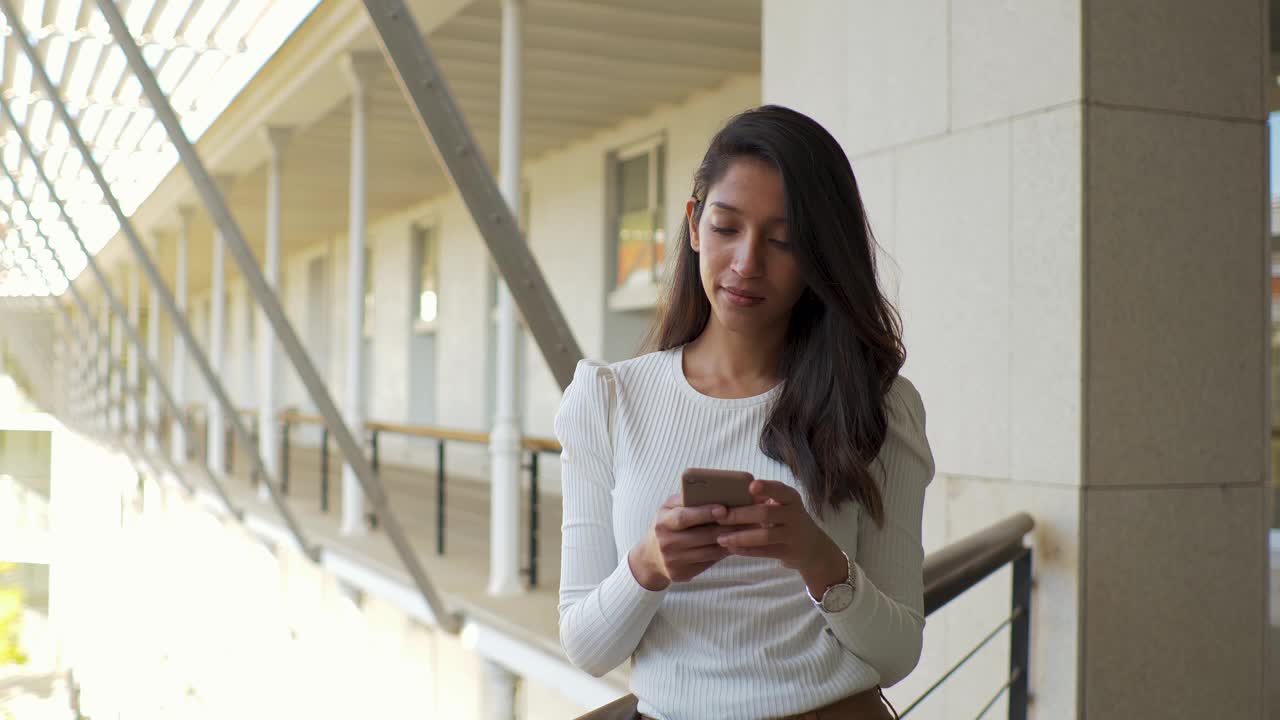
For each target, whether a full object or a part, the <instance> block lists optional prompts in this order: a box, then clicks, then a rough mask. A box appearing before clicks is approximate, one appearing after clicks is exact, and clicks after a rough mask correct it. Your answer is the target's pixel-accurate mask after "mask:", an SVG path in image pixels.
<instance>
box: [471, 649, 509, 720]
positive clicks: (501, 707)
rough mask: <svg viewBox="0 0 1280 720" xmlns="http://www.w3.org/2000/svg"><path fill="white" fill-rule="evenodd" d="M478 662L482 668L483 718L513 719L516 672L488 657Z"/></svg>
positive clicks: (496, 719)
mask: <svg viewBox="0 0 1280 720" xmlns="http://www.w3.org/2000/svg"><path fill="white" fill-rule="evenodd" d="M480 664H481V667H483V668H484V685H483V686H482V690H481V691H482V693H483V695H482V697H481V699H480V704H481V707H482V708H483V711H484V720H515V718H516V683H517V681H518V678H517V677H516V674H515V673H513V672H511V671H510V670H508V669H507V667H506V666H505V665H502V664H500V663H497V662H494V661H493V660H490V659H488V658H485V659H483V660H481V661H480Z"/></svg>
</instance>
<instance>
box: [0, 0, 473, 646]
mask: <svg viewBox="0 0 1280 720" xmlns="http://www.w3.org/2000/svg"><path fill="white" fill-rule="evenodd" d="M97 2H98V9H99V10H101V11H102V16H103V18H104V19H105V20H106V21H107V25H108V26H109V27H110V28H111V34H112V36H113V37H115V39H116V43H117V45H118V46H119V48H120V50H121V51H122V52H123V53H124V56H125V59H126V60H127V61H128V63H129V67H130V68H132V69H133V73H134V76H135V77H137V78H138V82H139V83H140V84H141V85H142V92H143V95H145V96H146V98H147V101H148V102H149V103H150V104H151V108H152V109H153V110H154V111H155V114H156V119H157V120H159V121H160V124H161V125H163V126H164V129H165V132H166V133H168V136H169V141H170V142H172V143H173V145H174V147H175V148H176V149H177V151H178V157H179V158H180V159H181V160H182V164H183V166H184V167H185V168H186V170H187V174H188V175H190V177H191V183H192V185H194V186H195V189H196V191H197V192H198V193H199V194H200V198H201V200H202V201H203V202H204V206H205V210H206V211H207V212H208V213H209V217H210V218H211V219H212V220H213V224H214V226H215V227H217V228H218V230H219V231H220V232H221V233H222V239H223V241H224V242H225V243H226V246H227V250H228V252H230V253H231V256H232V258H234V259H235V261H236V264H237V265H238V266H239V267H240V272H241V274H242V276H243V277H244V280H245V284H246V285H247V286H248V288H249V291H250V292H252V293H253V296H254V298H256V299H257V301H258V304H259V306H260V307H261V309H262V312H263V314H264V315H266V317H267V319H268V320H269V321H270V322H271V328H272V330H274V331H275V334H276V339H277V340H279V342H280V345H281V347H282V348H283V349H284V351H285V354H286V355H288V357H289V360H290V361H291V362H292V363H293V367H294V370H295V371H297V373H298V378H299V379H300V380H301V381H302V384H303V386H304V387H305V388H306V389H307V393H308V394H309V395H310V396H311V400H312V402H314V403H315V405H316V409H317V410H318V411H319V413H320V415H321V416H322V417H323V418H324V421H325V425H326V426H327V427H328V428H329V431H330V432H331V433H332V434H333V436H334V438H335V439H336V440H337V443H338V448H339V449H340V450H341V451H342V455H343V459H344V460H345V461H346V463H347V465H348V466H349V467H350V468H351V470H352V471H353V472H354V474H355V476H356V478H357V479H358V480H359V481H360V485H361V487H362V488H363V489H364V493H365V496H366V497H368V498H369V502H370V504H371V505H373V508H374V512H375V513H377V518H378V520H379V522H380V523H381V525H382V527H383V528H384V530H385V531H386V533H387V537H388V538H389V539H390V540H391V544H392V546H393V547H394V548H395V550H396V554H397V555H398V556H399V557H400V561H401V562H402V563H404V566H405V569H406V570H407V571H408V573H409V575H410V577H412V578H413V582H414V585H415V586H416V587H417V589H418V591H419V592H420V593H421V594H422V597H423V600H424V601H425V602H426V604H427V607H428V608H430V610H431V613H432V615H434V616H435V619H436V622H437V623H438V624H439V625H440V627H441V628H442V629H444V630H446V631H447V632H451V633H457V632H459V630H460V625H461V623H460V622H459V619H458V617H457V616H456V615H454V614H453V613H450V612H448V610H447V609H446V608H445V605H444V602H443V600H441V598H440V596H439V594H438V593H437V592H436V589H435V586H433V585H432V584H431V581H430V580H429V579H428V578H427V573H426V570H425V569H424V568H423V567H422V563H421V561H420V560H419V559H418V556H417V554H416V553H415V552H414V549H413V546H412V545H410V544H409V539H408V537H407V536H406V535H405V533H404V529H403V528H402V527H401V525H400V522H399V521H398V520H397V519H396V517H395V516H394V515H393V514H392V512H391V508H390V505H389V503H388V502H387V494H386V491H385V490H383V487H382V483H381V482H380V481H379V480H378V478H377V476H376V475H374V473H373V468H372V467H370V465H369V461H368V460H367V459H366V458H365V456H364V450H363V448H362V447H361V446H360V443H359V442H357V441H356V438H355V435H353V434H352V432H351V431H350V430H349V429H348V428H347V426H346V423H344V422H343V421H342V416H341V415H340V414H339V412H338V407H337V405H336V404H334V401H333V398H332V396H330V394H329V390H328V388H326V387H325V384H324V380H323V379H322V378H321V377H320V373H319V372H317V370H316V367H315V365H314V364H313V363H312V362H311V358H310V357H308V356H307V353H306V350H304V349H303V347H302V342H301V341H300V340H299V338H298V334H297V332H296V331H294V329H293V325H292V324H291V323H290V322H289V319H288V317H286V316H285V313H284V307H283V306H281V304H280V299H279V298H278V297H276V294H275V292H273V291H272V289H271V287H270V286H269V285H268V284H267V281H266V278H265V277H264V276H263V274H262V269H261V268H260V267H258V262H257V259H256V258H255V257H254V256H253V251H252V250H250V248H249V244H248V243H247V242H246V241H245V239H244V234H243V233H241V232H240V226H239V224H237V223H236V220H235V218H234V217H232V215H231V210H230V208H228V207H227V203H226V199H225V198H224V197H223V196H222V192H221V191H220V190H219V189H218V188H217V187H216V186H215V185H214V183H213V179H212V178H211V177H210V175H209V171H208V169H207V168H205V166H204V163H203V161H201V160H200V156H199V155H198V154H197V153H196V149H195V146H193V145H192V144H191V141H190V140H189V139H188V138H187V136H186V133H185V132H184V131H183V129H182V124H181V123H180V122H179V120H178V116H177V114H176V113H174V111H173V106H172V105H171V104H170V103H169V99H168V98H167V97H166V96H165V94H164V91H163V90H161V89H160V85H159V84H158V83H157V82H156V77H155V73H153V72H152V71H151V68H150V67H148V66H147V63H146V60H145V59H144V58H143V57H142V51H141V50H140V49H139V48H138V43H137V42H136V41H135V40H134V38H133V36H132V35H131V34H130V33H129V27H128V25H126V24H125V21H124V18H123V17H122V16H121V15H120V10H119V9H118V8H117V7H116V4H115V3H114V2H113V1H112V0H97ZM11 3H12V0H0V5H3V6H6V7H8V9H7V10H6V11H5V12H6V13H7V14H9V21H10V23H11V24H12V23H13V22H14V21H15V20H16V16H15V15H14V14H12V7H11ZM23 42H24V43H26V47H28V48H29V46H30V43H28V42H27V41H26V40H25V37H24V39H23ZM30 55H31V53H29V55H28V56H29V57H30ZM32 63H33V64H34V63H35V60H34V59H33V60H32ZM37 75H38V76H39V77H40V79H41V82H42V83H43V84H44V86H45V89H46V90H48V91H49V93H50V94H56V90H55V89H54V88H53V85H52V83H50V82H49V78H48V76H47V75H45V74H44V72H43V68H40V72H38V73H37ZM56 104H57V106H58V111H59V113H60V114H61V115H62V117H63V121H64V122H65V123H66V124H67V125H68V126H69V127H68V129H69V130H70V131H71V136H72V140H73V141H74V142H75V143H76V144H77V145H80V146H83V144H84V140H83V139H82V138H81V137H80V135H79V133H78V132H77V131H76V129H75V126H74V124H73V123H72V121H71V117H70V115H69V114H68V113H67V110H66V107H65V105H63V104H62V103H61V102H58V103H56ZM82 150H83V147H82ZM86 155H87V154H86ZM86 162H87V163H88V164H89V166H90V169H91V170H94V172H95V177H96V178H97V179H98V183H99V184H100V185H101V186H102V189H103V193H104V194H105V195H106V198H107V201H108V202H109V203H110V205H111V209H112V211H113V212H115V214H116V217H117V218H118V219H119V221H120V227H121V229H122V230H123V231H124V233H125V236H126V237H127V238H129V240H130V242H131V243H135V244H137V245H138V246H139V247H140V245H141V243H140V241H138V240H137V233H136V232H135V231H134V229H133V225H132V224H131V223H130V221H129V218H128V217H126V216H125V214H124V211H123V210H122V209H121V208H120V204H119V203H118V202H117V201H116V199H115V196H114V195H113V194H112V193H111V190H110V188H109V187H108V186H107V184H106V180H105V178H103V177H102V176H101V171H100V170H98V169H97V165H96V164H94V163H93V162H92V161H91V157H86ZM228 412H229V414H230V417H231V420H232V425H233V427H235V428H237V433H240V432H241V431H243V430H244V428H243V424H242V423H241V422H240V420H239V417H238V415H237V414H235V412H234V411H233V410H228ZM239 439H240V441H241V442H242V443H244V445H245V446H246V447H248V446H251V443H252V440H251V439H250V437H249V435H248V432H247V431H244V433H243V434H242V435H240V437H239ZM255 457H256V456H255ZM257 469H258V470H259V471H260V472H262V473H263V476H264V477H266V476H267V474H266V470H265V468H264V467H263V466H262V463H261V461H260V460H259V461H257ZM267 487H268V488H269V489H270V491H271V496H272V497H273V498H276V497H277V495H278V490H277V488H276V486H275V483H274V482H268V483H267Z"/></svg>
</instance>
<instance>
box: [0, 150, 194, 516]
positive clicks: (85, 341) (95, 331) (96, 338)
mask: <svg viewBox="0 0 1280 720" xmlns="http://www.w3.org/2000/svg"><path fill="white" fill-rule="evenodd" d="M5 173H6V174H8V169H7V168H6V169H5ZM19 197H20V196H19ZM42 237H43V236H42ZM45 242H46V244H47V243H48V240H47V239H46V240H45ZM24 243H25V240H24ZM55 259H56V257H55ZM59 267H61V264H59ZM19 269H20V270H21V271H22V272H23V274H24V275H26V276H27V277H29V278H31V279H32V280H39V281H40V283H41V284H43V285H44V286H45V289H46V290H47V291H48V292H49V293H50V294H49V295H46V296H44V299H45V300H46V301H48V304H50V305H52V306H53V307H54V309H56V310H57V311H58V312H59V313H60V314H61V315H62V320H63V322H64V323H65V324H66V326H67V328H68V332H67V333H66V335H67V337H68V338H70V337H72V336H74V337H75V339H76V341H77V344H78V345H79V350H80V353H79V357H81V358H91V357H95V356H100V355H101V354H102V353H108V354H109V351H110V348H109V347H107V345H106V344H105V343H106V339H105V338H104V337H103V335H102V331H101V328H99V327H98V326H97V324H96V323H94V322H93V320H92V315H87V316H86V322H88V323H89V328H90V330H91V332H90V333H89V337H87V338H86V337H85V335H84V334H80V333H72V332H70V329H71V328H74V326H75V319H74V318H72V317H71V311H70V310H68V309H67V308H66V306H64V305H63V304H62V303H61V302H58V300H57V299H56V298H55V297H54V296H53V294H52V293H53V290H52V288H50V287H49V281H48V280H47V279H45V278H44V277H33V276H32V275H30V274H29V273H27V272H26V271H25V270H22V269H21V268H19ZM90 341H92V342H93V343H94V344H95V345H97V347H96V348H94V347H90V346H89V343H90ZM94 366H95V367H96V363H95V364H94ZM95 374H96V375H97V380H98V382H99V383H102V382H105V380H104V379H103V377H102V376H101V374H100V373H95ZM30 390H31V391H32V392H35V388H30ZM135 392H136V389H135ZM46 404H48V403H46ZM52 409H53V407H52V405H51V404H50V410H52ZM65 424H67V425H69V426H70V427H72V428H73V429H75V430H76V431H77V432H80V433H83V434H85V435H89V436H90V437H93V438H95V439H96V440H98V441H99V442H101V443H103V444H104V445H119V446H120V448H121V449H122V450H124V451H125V453H126V454H128V455H130V456H131V457H132V458H133V459H134V461H135V463H136V462H138V461H139V460H142V461H145V463H146V464H148V465H151V464H152V463H154V458H152V457H151V455H150V454H148V453H145V452H144V451H142V450H141V449H140V448H136V447H133V446H132V443H130V442H129V441H128V438H127V437H124V438H113V437H108V436H106V435H103V434H101V433H98V432H96V431H91V430H89V429H88V428H86V427H84V426H82V425H81V424H80V422H79V421H78V420H77V419H73V418H66V421H65ZM160 457H161V460H162V464H164V465H165V466H166V469H167V470H169V472H170V473H172V474H173V476H174V478H175V479H176V480H177V481H178V483H179V484H180V485H182V487H183V488H184V489H185V490H186V491H187V492H188V493H190V494H194V493H195V488H193V487H192V486H191V484H190V483H188V482H187V480H186V478H184V477H183V476H182V473H181V472H179V470H178V468H177V467H176V466H175V465H174V464H173V463H171V462H168V458H166V457H164V456H163V455H160Z"/></svg>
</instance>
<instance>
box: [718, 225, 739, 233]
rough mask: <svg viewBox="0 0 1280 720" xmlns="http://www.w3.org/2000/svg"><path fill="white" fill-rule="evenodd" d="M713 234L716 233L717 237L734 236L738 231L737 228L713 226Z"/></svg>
mask: <svg viewBox="0 0 1280 720" xmlns="http://www.w3.org/2000/svg"><path fill="white" fill-rule="evenodd" d="M711 232H713V233H716V234H717V235H733V234H734V233H736V232H738V230H737V228H729V227H720V226H718V225H712V226H711Z"/></svg>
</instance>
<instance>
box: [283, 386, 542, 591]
mask: <svg viewBox="0 0 1280 720" xmlns="http://www.w3.org/2000/svg"><path fill="white" fill-rule="evenodd" d="M277 417H278V418H279V419H280V422H281V432H280V453H281V472H280V482H281V491H282V493H284V494H288V487H289V444H290V443H289V429H290V427H291V426H292V425H295V424H307V425H318V426H320V511H321V512H328V511H329V431H328V428H327V427H326V426H325V424H324V419H323V418H321V417H319V416H317V415H314V414H310V413H305V412H301V411H299V410H297V409H294V408H287V409H285V410H282V411H281V412H280V413H279V415H278V416H277ZM362 427H363V428H364V430H365V431H366V432H367V433H368V438H369V454H370V460H369V464H370V466H371V467H372V468H373V471H374V473H375V474H377V473H380V471H381V457H380V453H379V442H378V437H379V435H381V434H382V433H394V434H397V435H404V436H406V437H415V438H423V439H428V440H434V441H435V443H436V488H435V489H436V503H435V507H436V518H435V521H436V555H444V548H445V521H446V520H445V497H446V492H445V488H446V483H445V443H446V442H463V443H468V444H472V445H488V444H489V439H490V435H489V433H488V432H487V431H484V430H467V429H462V428H450V427H444V426H441V425H416V424H412V423H399V422H389V421H384V420H367V421H365V422H364V423H363V426H362ZM520 447H521V449H522V450H524V451H525V452H527V453H528V454H529V455H528V462H527V463H526V464H525V465H524V469H525V470H528V471H529V527H528V543H527V551H528V555H527V559H526V560H527V563H528V564H527V566H526V567H525V568H524V570H523V572H524V574H525V575H526V576H527V577H528V579H529V585H530V587H537V585H538V556H539V543H538V530H539V527H540V524H539V520H540V518H541V507H540V494H541V493H540V489H539V479H540V477H541V471H540V467H541V463H540V462H539V458H540V457H541V455H542V454H544V453H553V454H559V453H560V452H562V448H561V446H560V442H559V441H558V440H556V439H555V438H549V437H540V436H536V435H526V436H524V437H522V438H521V440H520ZM367 521H368V523H369V526H370V527H371V528H376V527H377V516H376V515H374V514H372V513H370V514H369V516H368V517H367Z"/></svg>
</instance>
